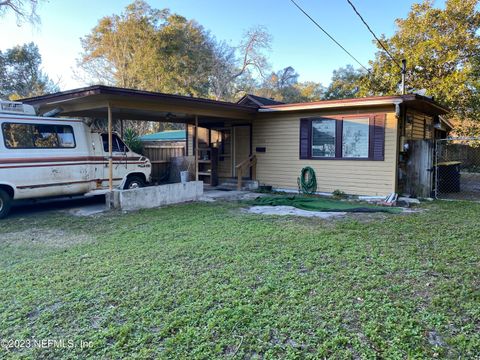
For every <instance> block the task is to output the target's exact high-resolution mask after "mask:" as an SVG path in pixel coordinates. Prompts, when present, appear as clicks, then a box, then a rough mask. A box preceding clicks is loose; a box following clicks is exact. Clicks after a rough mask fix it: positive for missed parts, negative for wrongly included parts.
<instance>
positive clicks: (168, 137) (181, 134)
mask: <svg viewBox="0 0 480 360" xmlns="http://www.w3.org/2000/svg"><path fill="white" fill-rule="evenodd" d="M186 138H187V132H186V131H185V130H170V131H161V132H157V133H154V134H147V135H143V136H140V140H141V141H185V139H186Z"/></svg>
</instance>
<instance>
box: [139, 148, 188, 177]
mask: <svg viewBox="0 0 480 360" xmlns="http://www.w3.org/2000/svg"><path fill="white" fill-rule="evenodd" d="M142 154H143V155H144V156H146V157H147V158H149V159H150V161H151V162H152V180H153V181H154V182H165V181H166V180H168V176H169V170H170V163H171V161H172V158H175V157H179V156H185V146H184V145H144V147H143V151H142Z"/></svg>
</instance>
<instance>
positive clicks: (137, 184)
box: [123, 176, 145, 190]
mask: <svg viewBox="0 0 480 360" xmlns="http://www.w3.org/2000/svg"><path fill="white" fill-rule="evenodd" d="M144 186H145V182H144V181H143V179H142V178H141V177H140V176H129V177H128V178H127V181H125V186H124V187H123V188H124V189H125V190H129V189H138V188H142V187H144Z"/></svg>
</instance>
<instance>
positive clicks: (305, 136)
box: [300, 119, 312, 159]
mask: <svg viewBox="0 0 480 360" xmlns="http://www.w3.org/2000/svg"><path fill="white" fill-rule="evenodd" d="M311 144H312V121H311V120H310V119H300V159H310V158H311V153H312V145H311Z"/></svg>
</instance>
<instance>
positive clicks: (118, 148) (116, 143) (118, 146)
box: [102, 134, 128, 153]
mask: <svg viewBox="0 0 480 360" xmlns="http://www.w3.org/2000/svg"><path fill="white" fill-rule="evenodd" d="M102 142H103V151H105V152H107V153H108V134H102ZM112 152H121V153H125V152H128V147H127V145H125V143H124V142H123V141H122V139H120V138H119V137H118V136H117V135H116V134H112Z"/></svg>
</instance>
